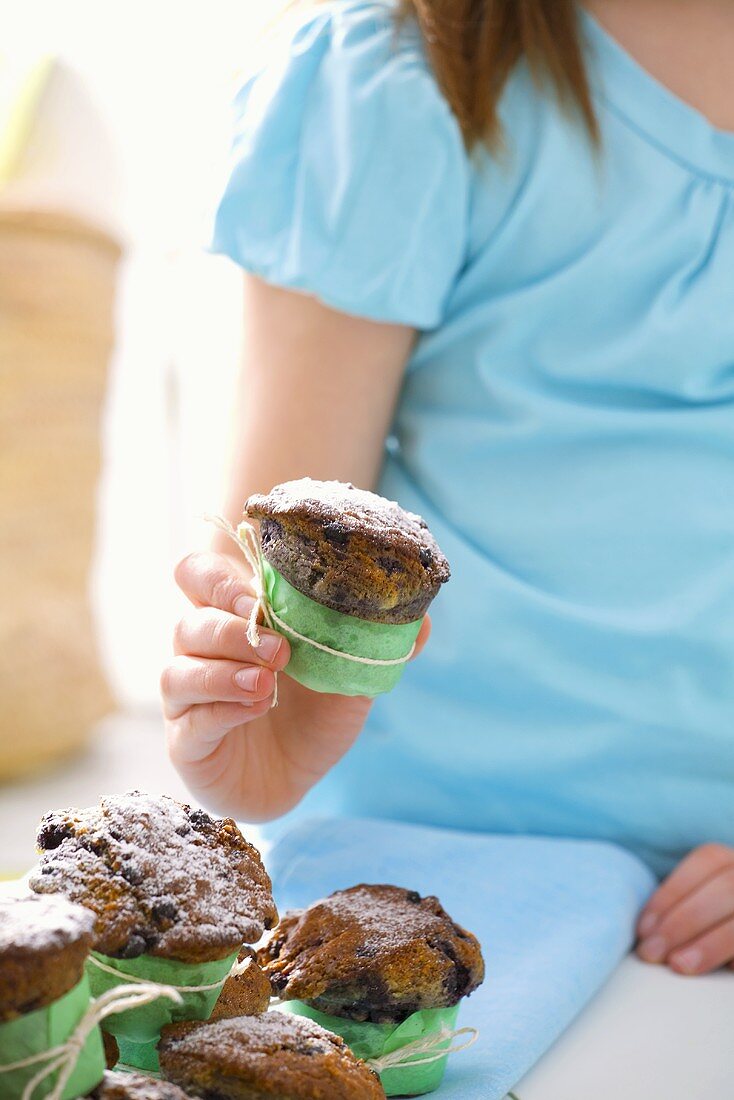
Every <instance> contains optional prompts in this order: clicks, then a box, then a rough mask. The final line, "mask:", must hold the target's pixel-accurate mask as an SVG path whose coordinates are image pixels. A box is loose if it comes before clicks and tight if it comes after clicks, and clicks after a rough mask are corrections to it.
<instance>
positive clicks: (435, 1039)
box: [367, 1027, 479, 1073]
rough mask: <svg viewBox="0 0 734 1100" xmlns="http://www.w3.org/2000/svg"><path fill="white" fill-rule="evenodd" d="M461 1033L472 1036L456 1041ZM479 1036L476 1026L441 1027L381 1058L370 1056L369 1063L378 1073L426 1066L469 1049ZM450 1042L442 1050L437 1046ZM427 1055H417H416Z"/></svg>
mask: <svg viewBox="0 0 734 1100" xmlns="http://www.w3.org/2000/svg"><path fill="white" fill-rule="evenodd" d="M460 1035H469V1036H470V1038H469V1039H467V1040H466V1042H463V1043H454V1042H453V1040H454V1039H458V1038H459V1036H460ZM478 1038H479V1031H478V1029H477V1028H475V1027H460V1028H458V1029H457V1030H456V1031H451V1030H449V1029H448V1028H441V1030H440V1031H437V1032H436V1033H435V1034H433V1035H427V1036H426V1037H425V1039H415V1040H414V1041H413V1042H412V1043H406V1044H405V1046H403V1047H398V1049H397V1050H391V1051H390V1052H389V1054H382V1055H380V1057H379V1058H368V1059H367V1065H368V1066H369V1067H370V1068H371V1069H373V1070H375V1072H376V1073H382V1072H383V1070H386V1069H397V1068H398V1067H408V1066H425V1065H427V1064H428V1063H429V1062H438V1061H439V1059H440V1058H446V1057H448V1055H449V1054H457V1053H458V1052H459V1051H460V1050H468V1048H469V1047H470V1046H471V1045H472V1044H473V1043H476V1041H477V1039H478ZM446 1042H448V1043H449V1044H450V1045H449V1046H447V1047H443V1048H442V1049H441V1050H437V1049H436V1048H437V1047H439V1046H440V1045H441V1043H446ZM422 1054H424V1055H426V1057H424V1058H421V1057H416V1055H422Z"/></svg>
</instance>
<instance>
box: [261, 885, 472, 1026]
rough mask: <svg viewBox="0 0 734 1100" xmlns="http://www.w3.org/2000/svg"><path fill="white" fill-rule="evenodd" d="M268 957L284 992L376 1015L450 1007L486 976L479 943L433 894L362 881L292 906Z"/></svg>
mask: <svg viewBox="0 0 734 1100" xmlns="http://www.w3.org/2000/svg"><path fill="white" fill-rule="evenodd" d="M259 960H260V963H261V965H262V967H263V970H264V971H265V973H266V974H267V975H268V977H269V978H270V981H271V983H272V986H273V990H274V991H275V993H277V995H278V996H279V997H280V998H281V999H283V1000H300V1001H305V1002H306V1003H308V1004H309V1005H311V1006H312V1007H313V1008H315V1009H317V1010H318V1011H320V1012H324V1013H327V1014H328V1015H332V1016H342V1017H346V1018H348V1019H352V1020H360V1021H366V1020H369V1021H372V1022H373V1023H387V1022H396V1023H397V1022H400V1021H402V1020H404V1019H406V1017H408V1016H410V1015H411V1013H413V1012H417V1011H419V1010H421V1009H426V1008H449V1007H450V1006H452V1005H455V1004H457V1003H458V1002H459V1001H460V1000H461V998H462V997H466V996H468V995H469V994H470V993H471V992H472V991H473V990H474V989H476V988H477V986H479V985H481V983H482V981H483V980H484V961H483V959H482V952H481V948H480V946H479V942H478V940H477V938H476V937H475V936H473V935H472V934H471V933H470V932H467V931H465V930H464V929H463V928H461V927H460V926H459V925H458V924H456V923H455V922H454V921H453V920H452V919H451V917H450V916H449V915H448V913H446V911H445V910H444V909H443V907H442V906H441V903H440V902H439V901H438V899H437V898H434V897H421V896H420V894H418V893H416V892H415V891H414V890H403V889H402V888H400V887H398V886H366V885H361V886H353V887H351V889H349V890H339V891H337V893H335V894H332V895H331V896H330V897H328V898H325V899H324V900H323V901H318V902H316V903H315V904H314V905H311V906H309V908H308V909H304V910H298V911H294V912H290V913H286V915H285V916H284V917H283V919H282V921H281V923H280V925H279V926H278V928H277V929H276V930H275V932H274V934H273V936H272V937H271V939H270V941H269V942H268V943H267V944H266V945H265V946H264V947H263V948H262V949H261V950H260V952H259Z"/></svg>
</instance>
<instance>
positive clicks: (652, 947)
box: [637, 936, 668, 963]
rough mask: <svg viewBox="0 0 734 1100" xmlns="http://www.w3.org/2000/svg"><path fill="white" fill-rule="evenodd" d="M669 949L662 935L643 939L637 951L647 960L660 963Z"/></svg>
mask: <svg viewBox="0 0 734 1100" xmlns="http://www.w3.org/2000/svg"><path fill="white" fill-rule="evenodd" d="M667 950H668V945H667V944H666V942H665V940H664V939H663V937H662V936H650V938H649V939H648V940H643V941H642V943H641V944H640V946H639V947H638V948H637V953H638V955H640V957H641V958H643V959H644V960H645V962H650V963H658V962H662V961H663V959H664V958H665V953H666V951H667Z"/></svg>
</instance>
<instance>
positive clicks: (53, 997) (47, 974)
mask: <svg viewBox="0 0 734 1100" xmlns="http://www.w3.org/2000/svg"><path fill="white" fill-rule="evenodd" d="M93 930H94V914H93V913H90V912H89V910H88V909H83V908H82V906H81V905H73V904H72V903H71V902H70V901H67V899H66V898H63V897H37V896H34V895H30V896H29V897H23V898H10V897H8V898H0V1024H3V1023H6V1022H7V1021H8V1020H14V1019H16V1018H17V1017H19V1016H24V1015H26V1014H27V1013H29V1012H34V1011H35V1010H36V1009H39V1008H44V1007H45V1006H46V1005H50V1004H52V1003H53V1002H54V1001H58V1000H59V999H60V998H61V997H63V996H64V994H65V993H68V992H69V990H71V989H73V988H74V986H76V985H78V984H79V982H80V981H81V979H82V976H83V974H84V962H85V960H86V958H87V955H88V954H89V950H90V947H91V945H92V938H93Z"/></svg>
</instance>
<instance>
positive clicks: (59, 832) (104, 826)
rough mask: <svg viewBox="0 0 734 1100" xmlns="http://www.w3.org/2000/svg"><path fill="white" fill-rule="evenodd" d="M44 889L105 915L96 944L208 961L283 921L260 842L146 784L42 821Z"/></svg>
mask: <svg viewBox="0 0 734 1100" xmlns="http://www.w3.org/2000/svg"><path fill="white" fill-rule="evenodd" d="M37 841H38V847H39V849H40V851H41V858H40V862H39V864H38V865H37V867H36V869H35V870H34V872H33V874H32V875H31V878H30V885H31V888H32V889H33V890H35V891H36V892H37V893H39V894H65V895H66V896H67V897H68V898H70V899H71V900H72V901H76V902H80V903H81V904H83V905H85V906H86V907H87V908H88V909H91V910H92V912H93V913H94V914H95V915H96V918H97V919H96V926H95V938H94V944H93V946H94V949H95V950H96V951H99V952H101V953H102V954H104V955H110V956H113V957H114V958H118V959H131V958H136V957H137V956H139V955H142V954H149V955H154V956H157V957H159V958H166V959H176V960H178V961H180V962H186V963H202V962H209V961H212V960H215V959H223V958H225V957H226V956H227V955H230V954H232V953H233V952H234V951H237V950H238V948H239V947H240V946H241V945H242V943H243V942H255V941H256V940H258V939H259V938H260V937H261V936H262V934H263V931H264V930H265V929H267V928H272V927H273V925H274V924H275V922H276V921H277V911H276V908H275V904H274V902H273V897H272V892H271V884H270V879H269V878H268V875H267V874H266V872H265V869H264V867H263V865H262V861H261V859H260V854H259V852H258V851H257V849H256V848H254V847H253V846H252V845H251V844H248V843H247V841H246V840H245V838H244V837H243V836H242V833H241V832H240V831H239V829H238V828H237V826H236V825H235V823H234V821H232V820H231V819H230V818H226V819H225V820H223V821H220V820H217V819H215V818H212V817H210V816H209V815H208V814H206V813H204V811H203V810H192V808H191V807H190V806H187V805H185V804H182V803H180V802H177V801H176V800H175V799H173V798H167V797H165V796H164V797H162V798H152V797H151V796H150V795H147V794H144V793H142V792H140V791H131V792H129V793H128V794H124V795H119V796H112V797H109V798H103V799H102V800H101V802H100V803H99V805H97V806H92V807H89V808H88V809H84V810H77V809H71V810H56V811H54V812H53V813H49V814H47V815H46V816H45V817H44V818H43V820H42V821H41V826H40V829H39V832H38V838H37Z"/></svg>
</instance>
